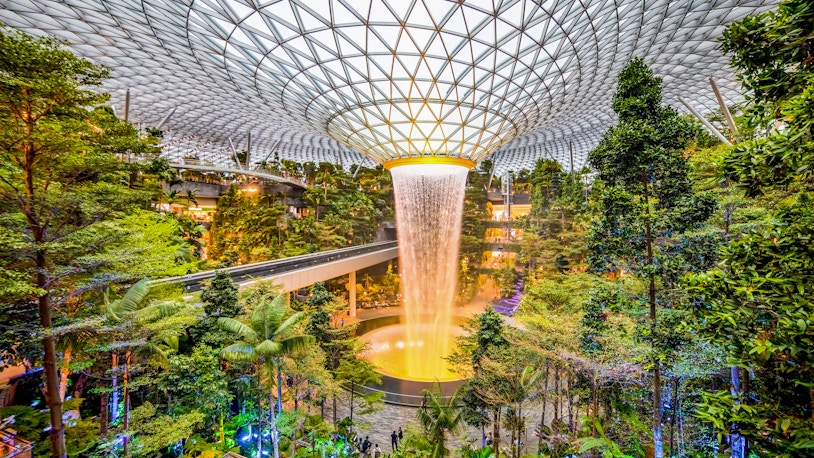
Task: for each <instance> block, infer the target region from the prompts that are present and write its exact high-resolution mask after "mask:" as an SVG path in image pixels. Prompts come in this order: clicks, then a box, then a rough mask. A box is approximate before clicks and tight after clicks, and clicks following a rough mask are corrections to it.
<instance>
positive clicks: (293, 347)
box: [280, 334, 316, 353]
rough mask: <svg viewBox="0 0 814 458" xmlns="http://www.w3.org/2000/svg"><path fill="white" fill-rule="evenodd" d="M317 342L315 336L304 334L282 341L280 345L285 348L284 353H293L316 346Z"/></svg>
mask: <svg viewBox="0 0 814 458" xmlns="http://www.w3.org/2000/svg"><path fill="white" fill-rule="evenodd" d="M315 342H316V339H314V336H309V335H307V334H303V335H299V336H293V337H289V338H288V339H285V340H281V341H280V344H281V345H282V346H283V353H291V352H292V351H297V350H301V349H303V348H308V347H309V346H311V345H314V343H315Z"/></svg>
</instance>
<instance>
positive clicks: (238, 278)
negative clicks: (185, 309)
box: [155, 241, 398, 292]
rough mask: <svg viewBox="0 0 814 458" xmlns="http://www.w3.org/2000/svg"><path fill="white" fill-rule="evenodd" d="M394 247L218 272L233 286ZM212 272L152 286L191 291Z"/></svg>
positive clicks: (379, 246) (345, 250)
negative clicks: (167, 285) (176, 286)
mask: <svg viewBox="0 0 814 458" xmlns="http://www.w3.org/2000/svg"><path fill="white" fill-rule="evenodd" d="M397 246H398V242H395V241H393V242H377V243H369V244H367V245H360V246H355V247H349V248H340V249H338V250H331V251H322V252H319V253H311V254H304V255H301V256H292V257H290V258H283V259H275V260H272V261H263V262H256V263H252V264H245V265H242V266H235V267H227V268H225V269H219V270H222V271H224V272H226V273H228V274H229V276H230V277H232V280H233V281H234V282H235V283H243V282H247V281H251V280H254V279H257V278H263V277H269V276H272V275H275V274H283V273H286V272H291V271H294V270H300V269H303V268H306V267H312V266H316V265H320V264H325V263H328V262H332V261H338V260H340V259H347V258H352V257H355V256H360V255H363V254H368V253H375V252H377V251H382V250H385V249H389V248H395V247H397ZM215 272H217V271H216V270H208V271H206V272H198V273H194V274H189V275H184V276H179V277H168V278H162V279H160V280H155V283H180V284H182V285H184V287H185V288H186V290H187V291H189V292H195V291H199V290H200V289H201V287H202V286H203V285H202V282H203V281H205V280H209V279H211V278H212V277H214V276H215Z"/></svg>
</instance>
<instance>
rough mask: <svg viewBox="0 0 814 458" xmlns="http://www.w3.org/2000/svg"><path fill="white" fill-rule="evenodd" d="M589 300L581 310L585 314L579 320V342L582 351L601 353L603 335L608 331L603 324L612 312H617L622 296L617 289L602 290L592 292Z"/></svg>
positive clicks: (606, 326)
mask: <svg viewBox="0 0 814 458" xmlns="http://www.w3.org/2000/svg"><path fill="white" fill-rule="evenodd" d="M590 296H591V297H590V299H589V300H587V301H585V303H584V305H583V310H584V311H585V314H584V315H583V316H582V319H580V321H579V324H580V327H581V329H582V330H581V331H580V335H579V340H580V343H581V344H582V349H583V351H585V352H586V353H588V354H594V353H598V352H602V351H603V350H604V349H605V348H604V344H603V339H602V337H603V334H605V333H606V332H607V330H608V325H607V324H606V323H605V322H606V320H607V318H608V315H607V313H608V312H609V311H612V310H619V308H620V304H621V302H622V295H621V294H620V291H619V289H617V288H603V289H596V290H592V291H591V293H590Z"/></svg>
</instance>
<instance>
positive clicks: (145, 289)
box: [111, 278, 150, 317]
mask: <svg viewBox="0 0 814 458" xmlns="http://www.w3.org/2000/svg"><path fill="white" fill-rule="evenodd" d="M149 292H150V280H149V279H147V278H142V279H141V280H139V281H138V283H136V284H135V285H133V286H131V287H130V288H129V289H128V290H127V292H126V293H124V296H122V298H121V299H119V300H117V301H114V302H113V304H112V305H111V307H112V308H113V312H114V314H115V315H116V316H119V317H120V316H122V315H123V314H125V313H128V312H133V311H135V310H138V308H139V306H141V301H143V300H144V298H145V297H147V294H148V293H149Z"/></svg>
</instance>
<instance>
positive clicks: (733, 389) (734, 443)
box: [729, 366, 746, 458]
mask: <svg viewBox="0 0 814 458" xmlns="http://www.w3.org/2000/svg"><path fill="white" fill-rule="evenodd" d="M729 372H730V374H731V377H732V383H731V385H730V387H729V392H730V393H731V394H732V396H733V397H735V398H736V399H737V396H738V395H740V393H741V378H740V368H738V366H732V367H731V368H730V371H729ZM735 404H739V402H738V401H737V400H736V401H735ZM745 442H746V441H745V440H744V438H743V437H742V436H741V435H740V434H737V433H733V434H731V435H730V436H729V444H730V450H731V453H730V457H731V458H746V455H745V454H744V452H745V451H746V450H745V448H746V447H745Z"/></svg>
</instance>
